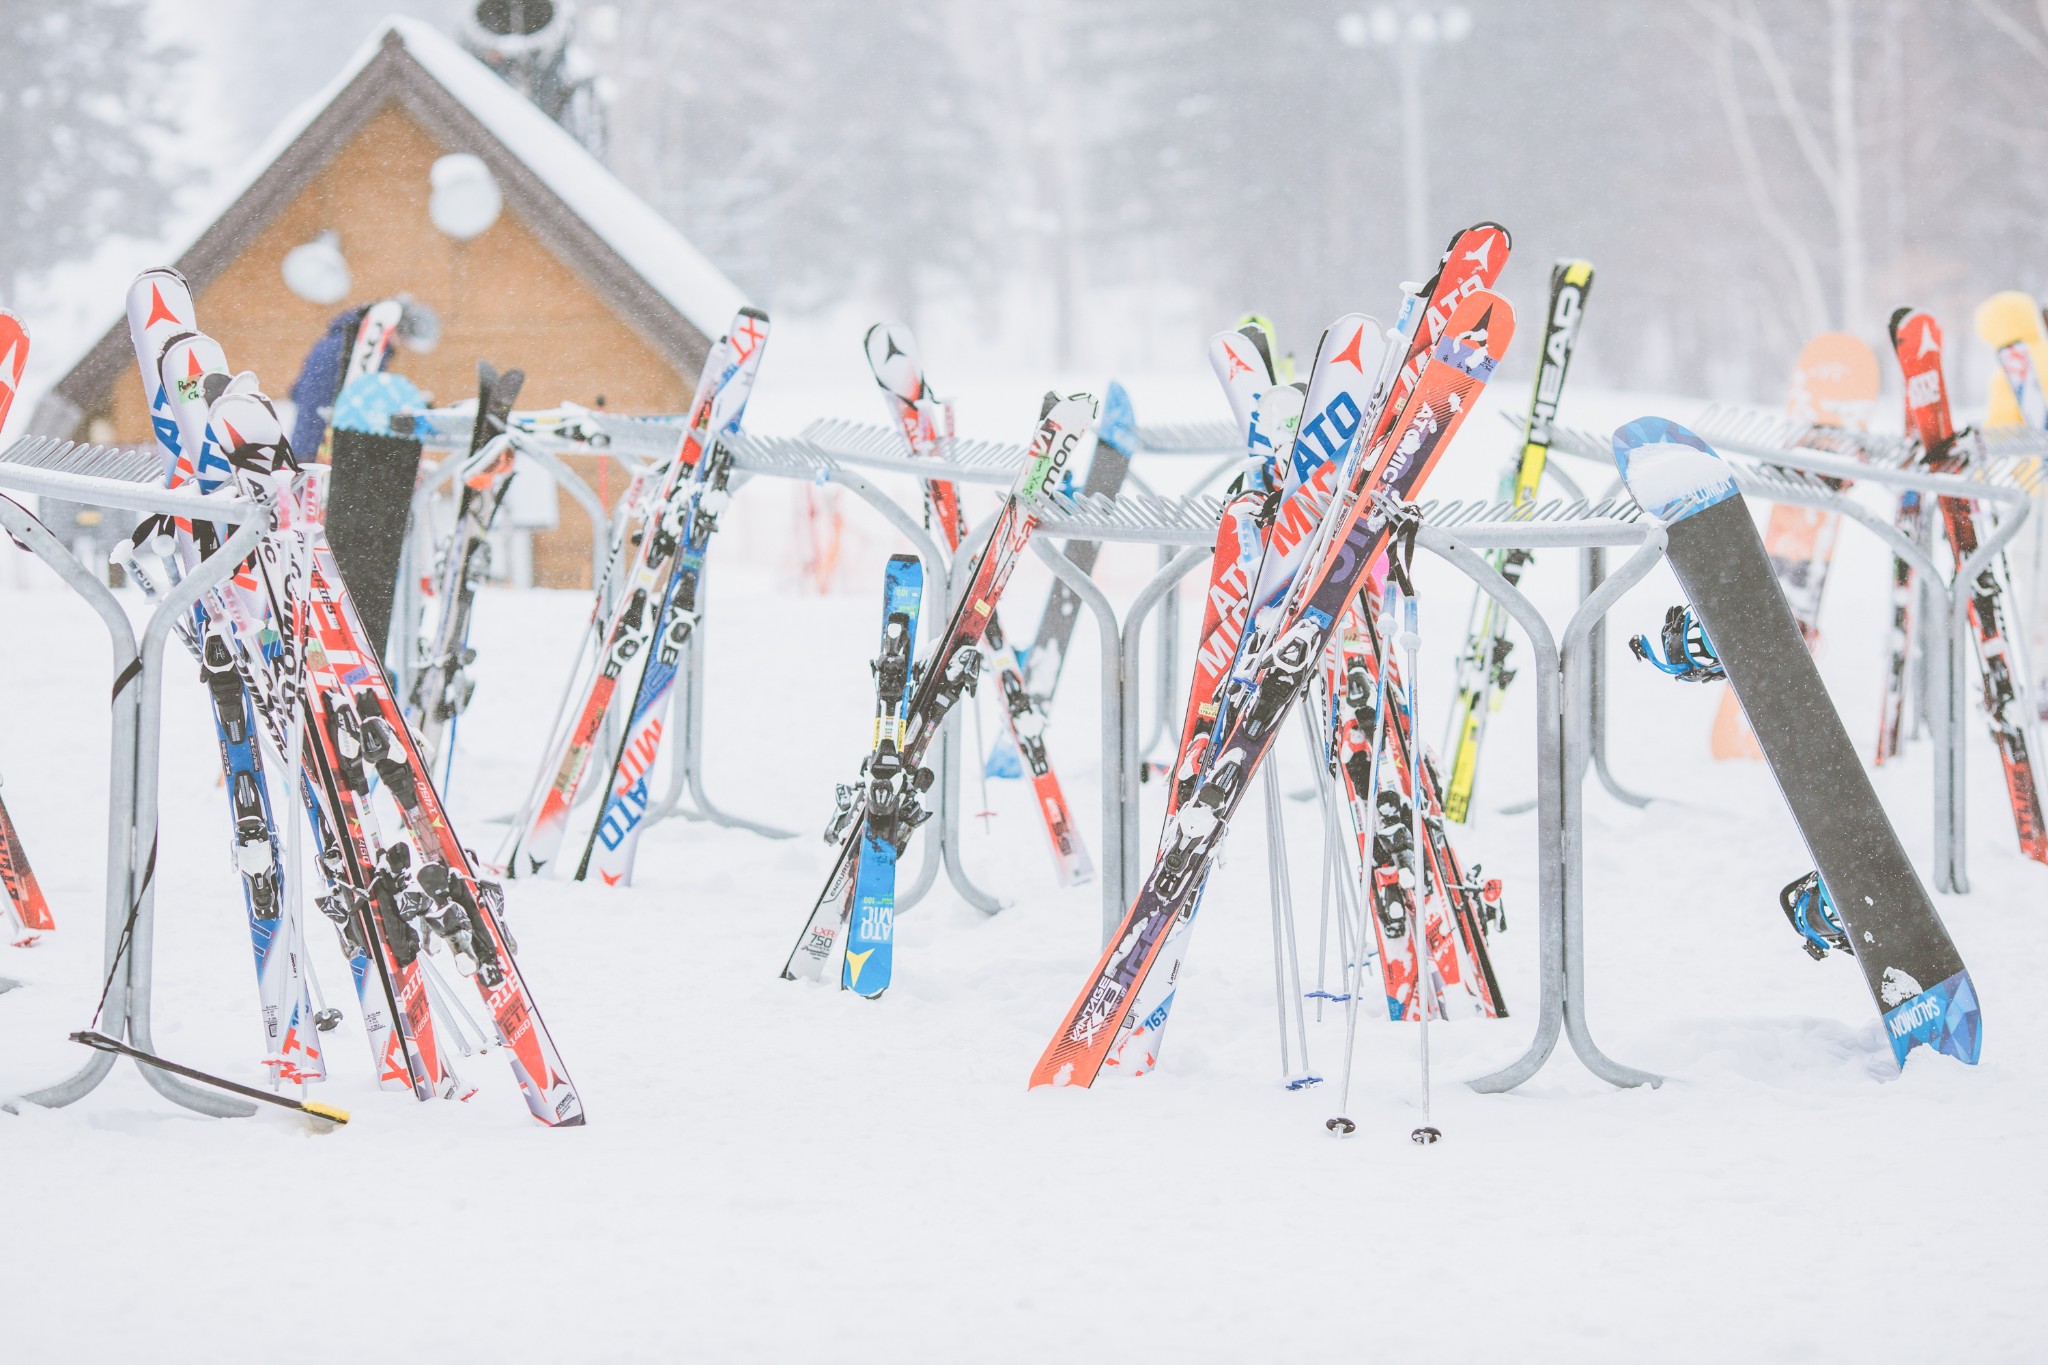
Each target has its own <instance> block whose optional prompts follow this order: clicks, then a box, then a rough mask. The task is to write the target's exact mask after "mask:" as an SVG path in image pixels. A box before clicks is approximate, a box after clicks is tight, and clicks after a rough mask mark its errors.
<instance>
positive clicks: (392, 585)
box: [327, 429, 421, 659]
mask: <svg viewBox="0 0 2048 1365" xmlns="http://www.w3.org/2000/svg"><path fill="white" fill-rule="evenodd" d="M420 449H421V447H420V442H419V441H417V440H414V439H412V438H409V437H405V436H379V435H372V434H370V433H369V432H363V431H342V430H339V429H337V430H336V431H335V433H334V436H333V441H332V444H331V445H330V447H329V457H330V458H331V459H332V461H333V463H334V473H333V474H332V475H331V476H330V481H329V483H328V486H327V543H328V544H330V545H332V546H333V547H334V562H335V563H336V565H338V566H339V567H340V569H341V577H342V581H343V582H344V583H346V584H347V585H348V593H349V596H350V598H352V599H353V600H354V602H355V604H356V612H357V614H358V615H360V616H361V617H362V620H363V630H364V633H365V634H366V635H367V636H368V637H369V639H370V641H371V642H372V644H374V645H375V647H376V649H377V654H378V657H379V659H382V658H383V657H384V653H385V650H386V648H387V641H388V639H389V636H390V634H391V603H392V599H393V597H394V596H395V595H396V593H397V590H398V560H399V556H400V554H401V552H402V551H403V550H404V548H405V531H406V522H407V517H408V515H409V514H410V512H411V510H412V491H413V486H414V485H415V484H417V483H418V482H419V476H420Z"/></svg>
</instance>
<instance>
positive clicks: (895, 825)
mask: <svg viewBox="0 0 2048 1365" xmlns="http://www.w3.org/2000/svg"><path fill="white" fill-rule="evenodd" d="M1094 425H1095V399H1094V398H1093V397H1092V396H1090V395H1088V394H1085V393H1082V394H1074V395H1071V396H1069V397H1065V398H1062V397H1061V396H1060V395H1058V394H1056V393H1048V394H1047V395H1046V396H1045V402H1044V404H1043V406H1042V407H1041V409H1040V413H1039V420H1038V427H1037V429H1036V431H1035V432H1034V433H1033V435H1032V440H1031V445H1030V449H1029V454H1028V456H1027V458H1026V462H1025V466H1024V469H1023V471H1022V472H1021V473H1020V474H1019V475H1018V477H1017V480H1016V482H1015V483H1014V484H1012V485H1011V488H1010V493H1009V496H1008V497H1007V498H1005V499H1004V501H1003V506H1002V509H1001V510H1000V511H999V512H998V513H997V515H996V520H995V524H994V526H993V528H992V529H991V531H990V534H989V538H988V544H987V545H986V547H984V548H983V550H982V551H981V555H980V558H979V559H977V560H976V561H975V565H974V572H973V573H972V574H971V575H970V576H969V578H968V581H967V585H966V590H965V591H964V592H963V593H962V595H961V597H960V601H959V603H958V605H957V606H956V607H955V608H954V610H953V613H952V616H951V618H950V619H949V620H948V621H947V623H946V626H945V628H944V629H943V630H941V631H940V632H939V634H938V635H937V636H936V638H935V639H934V642H933V645H932V648H931V649H930V651H929V652H928V653H927V655H926V657H925V661H924V663H923V664H922V665H921V666H920V667H919V668H918V669H917V671H916V675H915V683H914V686H913V690H912V694H911V698H910V701H909V704H908V705H907V706H905V707H901V708H898V709H897V710H896V714H897V717H898V718H899V720H900V738H899V739H895V740H893V741H892V748H891V749H890V751H889V753H888V755H887V759H886V762H885V763H884V764H883V766H882V769H881V774H880V775H881V776H883V777H884V778H886V783H885V786H886V793H885V798H886V799H885V800H883V801H882V802H881V805H880V807H879V808H878V807H877V805H876V803H875V802H872V801H868V800H866V799H862V800H861V801H860V802H859V805H858V808H859V809H860V810H861V811H862V818H861V819H860V820H858V821H855V820H851V819H848V820H845V821H843V822H841V823H842V825H843V829H842V832H841V835H840V839H839V855H838V857H837V858H836V859H835V860H834V862H833V864H832V869H831V871H830V873H829V874H828V875H827V876H826V878H825V886H824V889H823V890H822V891H821V892H820V893H819V895H818V898H817V900H816V901H814V902H813V903H812V906H811V910H810V913H809V914H808V915H807V916H806V918H805V920H804V925H803V930H802V932H801V933H799V934H798V936H797V941H796V946H795V947H793V948H792V949H791V950H790V953H789V956H788V958H787V959H786V960H785V961H784V962H783V965H782V976H783V977H784V979H786V980H795V979H796V978H798V977H805V978H808V979H810V980H812V981H822V980H823V979H824V976H825V970H826V968H827V966H828V965H829V963H830V962H831V959H832V956H833V954H834V952H835V951H838V950H839V949H840V948H841V947H842V946H845V947H851V946H852V943H851V940H850V939H849V938H848V937H847V930H848V923H849V920H850V919H851V918H852V917H853V915H854V911H855V906H856V902H857V901H858V899H859V898H860V897H861V895H862V894H864V893H863V892H862V888H861V870H862V869H861V864H862V856H863V852H864V850H865V849H866V847H867V844H868V833H869V830H870V828H871V827H872V828H873V830H874V832H875V837H877V838H885V837H886V838H887V840H888V842H889V843H891V844H893V846H894V848H895V850H896V852H898V853H900V852H901V850H902V848H903V841H904V840H905V839H907V838H908V836H909V832H910V829H911V828H913V827H914V826H915V824H916V823H917V822H918V820H919V819H920V818H921V816H917V815H912V814H910V813H909V812H908V811H907V810H906V809H905V806H904V802H905V801H906V799H907V800H911V801H914V799H915V797H914V794H915V793H916V792H921V791H924V790H926V789H928V788H929V787H930V785H931V782H932V776H931V773H930V771H929V770H928V769H926V768H924V766H923V763H924V754H925V751H926V750H927V749H928V748H929V747H930V746H931V743H932V741H933V740H934V739H936V738H937V737H938V731H939V726H940V725H941V724H942V723H943V722H944V721H945V719H946V716H947V714H948V713H949V712H950V711H951V710H952V709H953V707H954V706H955V705H956V704H957V703H958V702H959V700H960V698H961V696H962V695H963V694H965V693H967V692H969V691H971V690H973V688H974V686H975V683H976V681H977V679H978V678H979V676H980V671H981V666H982V652H983V649H984V648H985V644H986V636H987V630H988V623H989V621H990V620H992V619H993V618H994V616H995V609H996V603H997V601H998V599H1000V598H1001V596H1002V592H1003V587H1004V585H1005V584H1006V583H1007V582H1008V581H1009V577H1010V572H1011V570H1012V569H1013V568H1015V567H1016V563H1017V557H1018V556H1019V555H1020V554H1022V553H1023V550H1024V546H1025V545H1026V544H1027V543H1028V542H1029V540H1030V538H1031V532H1032V528H1033V527H1034V526H1035V525H1036V523H1037V514H1036V512H1035V510H1034V509H1035V506H1036V504H1037V500H1038V499H1040V498H1042V497H1043V496H1045V495H1046V494H1047V493H1050V492H1051V491H1053V490H1054V489H1056V488H1058V487H1060V485H1061V481H1062V476H1063V475H1064V474H1065V472H1066V471H1067V469H1068V468H1069V467H1070V466H1071V465H1072V464H1073V462H1074V460H1075V458H1076V457H1077V455H1078V454H1079V453H1080V452H1081V449H1082V447H1083V446H1084V445H1085V444H1086V442H1087V440H1088V437H1089V433H1090V431H1091V429H1092V428H1093V427H1094ZM905 572H906V573H907V570H906V571H905ZM884 619H885V621H886V620H887V616H886V615H885V618H884ZM885 630H886V627H885ZM884 653H885V655H886V654H887V650H886V648H885V651H884ZM877 673H878V676H880V673H881V670H880V668H878V669H877ZM878 691H879V689H878ZM888 709H890V708H889V707H888V699H887V696H886V694H882V695H878V701H877V715H878V718H879V717H881V716H882V715H883V713H884V712H885V711H886V710H888ZM898 728H899V727H898V726H897V725H895V724H891V725H889V726H888V727H887V731H888V732H889V734H890V735H894V734H895V733H896V732H897V731H898ZM884 738H885V736H884V727H882V726H880V725H878V726H877V742H876V745H875V753H874V754H871V755H870V759H869V764H868V771H867V773H866V774H865V775H864V777H863V783H864V784H865V785H863V786H862V787H860V788H859V789H858V790H859V791H860V792H862V793H863V794H865V793H868V792H871V791H873V790H874V788H875V784H876V778H877V771H876V764H875V758H876V756H877V755H879V754H880V753H881V752H882V746H883V740H884ZM877 854H878V858H879V861H877V862H874V863H871V864H870V869H869V870H870V871H871V872H873V873H875V874H878V875H880V876H882V877H883V878H885V879H886V884H887V885H888V888H889V889H888V895H887V897H886V899H884V898H883V897H882V896H881V894H880V890H879V888H880V886H881V885H883V884H884V883H881V882H877V883H873V884H872V885H873V886H874V887H875V888H876V890H875V891H873V892H872V893H871V894H873V895H874V896H875V900H874V902H873V904H872V906H871V911H870V914H869V915H868V916H867V917H866V918H865V922H864V923H862V924H861V925H860V926H859V928H860V929H861V931H862V938H861V941H862V943H863V944H865V945H867V946H865V947H863V948H859V949H855V951H857V952H863V953H866V954H868V955H867V956H865V957H862V958H860V959H858V960H857V961H853V962H848V961H846V960H845V959H844V958H843V957H842V965H841V970H840V984H841V985H842V986H843V987H845V988H846V989H849V990H856V989H857V990H858V991H859V992H860V993H861V994H863V995H870V996H873V995H879V994H881V993H882V992H883V991H885V990H887V989H888V987H889V985H890V982H891V980H892V979H893V975H894V960H893V959H894V941H895V930H894V904H895V895H894V886H893V876H894V865H895V864H894V858H893V856H892V855H887V854H883V853H882V852H881V850H879V849H878V850H877Z"/></svg>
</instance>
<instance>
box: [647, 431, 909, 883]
mask: <svg viewBox="0 0 2048 1365" xmlns="http://www.w3.org/2000/svg"><path fill="white" fill-rule="evenodd" d="M819 477H820V479H821V480H822V481H823V482H827V483H836V484H838V485H840V486H841V487H843V488H846V489H848V490H850V491H851V492H852V493H853V494H854V496H855V497H858V498H859V499H860V500H861V501H862V502H865V503H867V504H868V505H869V506H870V507H872V508H874V509H875V510H876V511H877V512H879V513H881V514H882V518H883V520H885V521H887V522H888V523H889V524H890V525H892V526H894V527H895V528H896V529H897V530H898V531H901V532H902V533H903V535H904V536H905V538H907V539H908V540H909V541H910V548H911V549H912V551H914V552H915V553H916V555H917V557H918V559H919V560H920V561H922V562H923V564H924V571H925V582H926V583H927V584H928V585H935V584H939V583H943V582H945V581H946V561H945V558H944V556H942V555H941V554H940V553H939V547H938V544H937V543H936V542H935V541H933V540H932V538H931V537H930V536H929V535H927V534H925V531H924V528H923V527H922V526H920V525H919V524H918V522H917V519H916V518H914V517H912V516H911V515H910V514H909V513H908V512H905V511H904V510H903V509H902V508H901V507H899V506H898V505H897V504H896V503H895V501H893V500H892V499H891V498H890V497H889V496H888V495H887V494H885V493H883V492H882V491H881V490H880V489H878V488H876V487H875V486H874V485H873V484H871V483H869V482H868V481H867V480H866V479H864V478H862V477H861V476H860V475H859V474H856V473H854V472H853V471H852V470H850V469H843V468H838V467H834V468H831V469H828V470H825V471H823V472H822V473H821V475H820V476H819ZM749 478H750V476H747V475H741V476H739V477H738V478H736V479H735V481H734V483H733V485H732V491H733V492H734V493H737V492H738V491H739V490H740V488H741V487H743V486H744V485H745V484H746V483H747V482H748V481H749ZM925 591H926V592H927V593H930V592H932V591H933V588H932V587H930V586H928V587H927V588H926V589H925ZM698 594H699V603H700V605H699V607H698V620H697V626H696V628H695V629H694V630H692V631H691V632H690V639H689V641H688V642H687V643H686V644H685V645H684V646H683V649H684V651H685V653H684V659H683V667H682V669H681V675H680V676H679V677H678V679H677V682H676V688H675V695H674V697H673V698H672V699H671V701H670V707H671V710H670V713H669V714H670V728H671V729H672V730H673V731H674V732H675V735H676V747H675V749H674V751H673V758H672V759H671V762H670V764H669V779H668V792H667V794H666V795H664V796H663V797H662V799H661V802H660V804H658V805H656V806H655V807H654V809H652V810H650V811H649V812H648V813H647V816H646V821H645V823H646V824H649V825H653V824H656V823H658V822H660V821H662V820H665V819H667V818H668V817H669V816H671V815H679V816H681V817H682V818H683V819H685V820H706V821H709V822H710V823H712V824H717V825H725V826H727V827H729V828H734V829H745V830H751V831H753V832H754V833H756V834H759V835H761V836H762V837H763V838H767V839H794V838H796V837H797V834H796V831H794V830H787V829H782V828H780V827H779V826H774V825H766V824H761V823H758V822H756V821H752V820H746V819H742V818H740V817H738V816H733V815H727V814H725V813H723V812H721V811H720V810H719V809H718V808H717V807H716V806H715V805H714V804H712V802H711V800H710V799H709V798H708V797H707V796H706V795H705V793H704V770H703V752H704V700H703V699H704V693H705V689H704V667H705V665H704V655H703V651H702V650H701V648H700V646H699V641H701V640H702V638H703V634H704V622H705V617H706V613H705V611H704V609H703V606H702V598H703V587H702V585H701V582H700V585H699V587H698ZM685 791H687V792H688V793H689V795H690V799H691V801H692V802H693V803H694V807H695V808H694V809H692V808H690V807H686V806H684V805H682V799H683V794H684V792H685ZM929 861H930V860H929V859H928V860H927V862H929ZM931 866H932V867H933V868H936V864H935V863H933V864H931ZM931 880H932V879H931V877H929V876H926V875H924V873H923V872H920V874H919V876H918V879H917V881H916V882H915V883H913V884H912V886H911V887H910V888H909V889H908V893H899V894H898V896H897V899H896V908H897V909H898V910H899V911H901V910H907V909H909V908H910V906H911V905H913V904H915V903H916V902H917V901H918V900H919V899H920V898H921V897H922V896H923V895H924V893H925V892H926V891H928V890H930V889H931Z"/></svg>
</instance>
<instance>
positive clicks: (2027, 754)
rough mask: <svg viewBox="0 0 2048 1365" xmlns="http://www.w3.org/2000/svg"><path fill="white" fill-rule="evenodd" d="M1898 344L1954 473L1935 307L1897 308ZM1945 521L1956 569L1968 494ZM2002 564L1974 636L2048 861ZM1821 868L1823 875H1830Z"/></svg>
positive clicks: (1943, 465)
mask: <svg viewBox="0 0 2048 1365" xmlns="http://www.w3.org/2000/svg"><path fill="white" fill-rule="evenodd" d="M1891 336H1892V346H1893V349H1894V350H1895V351H1896V352H1897V353H1898V358H1899V368H1900V370H1901V371H1902V372H1903V373H1904V374H1905V377H1906V404H1907V418H1908V430H1909V431H1910V432H1911V433H1912V434H1913V435H1914V436H1915V437H1916V438H1917V439H1918V440H1919V442H1920V447H1921V450H1922V452H1923V454H1922V457H1921V458H1922V459H1923V460H1924V461H1925V463H1926V464H1927V466H1928V467H1929V468H1931V469H1935V470H1939V471H1943V472H1953V471H1959V470H1961V469H1963V468H1964V467H1965V464H1966V457H1965V456H1964V455H1963V454H1962V453H1961V451H1960V450H1959V447H1960V445H1961V438H1962V437H1963V436H1964V435H1965V434H1966V433H1961V432H1958V431H1957V430H1956V429H1955V424H1954V421H1953V419H1952V418H1951V417H1950V414H1949V403H1948V386H1947V383H1946V381H1945V379H1944V378H1943V375H1942V364H1941V327H1940V325H1939V324H1938V323H1936V322H1935V320H1934V317H1933V315H1932V314H1929V313H1923V312H1919V311H1917V310H1915V309H1911V308H1901V309H1899V310H1898V311H1897V312H1895V313H1893V314H1892V318H1891ZM1939 503H1940V509H1941V518H1942V525H1943V528H1944V529H1945V530H1946V531H1947V532H1948V543H1949V549H1950V550H1951V551H1952V552H1953V554H1954V558H1955V563H1956V571H1957V572H1958V573H1960V572H1961V571H1962V567H1963V564H1964V562H1965V561H1967V560H1968V559H1969V557H1970V556H1971V555H1973V554H1975V553H1976V550H1977V523H1976V514H1975V512H1974V510H1973V509H1972V505H1971V504H1970V502H1969V501H1968V500H1967V499H1963V498H1949V497H1944V498H1941V499H1939ZM2001 577H2002V575H2001V573H2000V564H1999V563H1998V562H1996V561H1994V562H1993V563H1991V564H1989V565H1986V566H1985V568H1984V570H1983V572H1981V573H1979V574H1978V575H1977V580H1976V582H1975V583H1973V584H1972V585H1971V602H1970V623H1971V626H1972V628H1973V629H1972V633H1971V638H1972V640H1973V641H1974V642H1975V644H1976V649H1977V665H1978V669H1979V671H1980V673H1981V674H1982V676H1983V683H1984V711H1985V716H1986V719H1987V720H1988V721H1989V722H1990V725H1991V739H1992V742H1993V743H1994V744H1996V745H1997V746H1998V754H1999V758H2000V759H2001V760H2002V761H2003V763H2004V765H2005V786H2006V793H2007V795H2008V796H2009V797H2010V799H2011V802H2012V818H2013V825H2014V827H2015V829H2016V830H2017V832H2018V834H2019V843H2020V852H2022V853H2024V854H2026V856H2027V857H2029V858H2032V859H2034V860H2035V861H2036V862H2044V863H2048V822H2044V820H2043V816H2042V811H2041V796H2040V789H2039V786H2038V783H2037V780H2036V776H2035V772H2034V760H2033V755H2032V752H2031V750H2030V747H2029V743H2028V738H2029V737H2028V734H2027V729H2026V716H2025V707H2024V706H2023V705H2022V704H2021V703H2020V697H2019V690H2018V689H2019V686H2020V683H2019V680H2018V679H2017V678H2016V676H2015V670H2014V668H2013V661H2012V660H2013V656H2012V645H2011V641H2010V640H2009V639H2008V638H2007V636H2006V594H2005V591H2004V588H2003V585H2002V584H2001V582H2000V579H2001ZM1826 875H1827V874H1826V869H1825V868H1823V869H1822V877H1823V878H1824V879H1825V877H1826Z"/></svg>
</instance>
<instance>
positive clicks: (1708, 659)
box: [1628, 606, 1728, 683]
mask: <svg viewBox="0 0 2048 1365" xmlns="http://www.w3.org/2000/svg"><path fill="white" fill-rule="evenodd" d="M1660 634H1661V636H1662V638H1663V642H1664V652H1663V653H1662V654H1661V655H1660V654H1659V653H1658V652H1657V647H1656V646H1655V645H1653V644H1651V643H1650V637H1649V636H1647V635H1638V636H1636V637H1635V638H1633V639H1631V640H1630V641H1629V642H1628V647H1629V650H1630V652H1631V653H1633V654H1634V655H1635V656H1636V657H1637V658H1638V659H1641V660H1642V661H1643V662H1644V663H1646V664H1649V665H1650V666H1651V667H1653V668H1655V669H1656V670H1657V671H1658V672H1659V673H1663V674H1666V675H1668V676H1670V677H1673V678H1676V679H1678V681H1680V682H1697V683H1705V682H1719V681H1721V680H1722V679H1723V678H1726V677H1727V676H1728V673H1727V671H1726V670H1725V669H1723V668H1722V667H1721V656H1720V655H1718V654H1716V653H1715V652H1714V642H1713V641H1712V640H1709V639H1708V638H1707V632H1706V628H1705V627H1703V626H1701V625H1700V623H1699V618H1698V617H1696V616H1694V615H1693V614H1692V608H1691V607H1684V606H1680V607H1672V608H1670V609H1669V610H1667V611H1666V612H1665V613H1664V629H1663V630H1662V632H1660Z"/></svg>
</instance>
